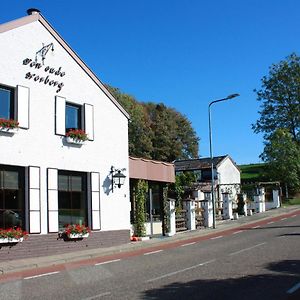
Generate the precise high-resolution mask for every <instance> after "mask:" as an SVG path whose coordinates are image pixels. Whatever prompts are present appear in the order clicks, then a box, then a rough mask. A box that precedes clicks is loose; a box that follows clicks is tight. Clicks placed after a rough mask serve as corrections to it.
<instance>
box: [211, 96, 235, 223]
mask: <svg viewBox="0 0 300 300" xmlns="http://www.w3.org/2000/svg"><path fill="white" fill-rule="evenodd" d="M238 96H239V94H231V95H229V96H227V97H226V98H222V99H219V100H214V101H212V102H210V103H209V105H208V124H209V153H210V164H211V198H212V209H213V228H216V211H215V210H216V205H215V189H214V184H215V182H214V162H213V145H212V129H211V110H210V108H211V106H212V105H213V104H214V103H217V102H221V101H226V100H230V99H233V98H235V97H238Z"/></svg>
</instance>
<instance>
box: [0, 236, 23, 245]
mask: <svg viewBox="0 0 300 300" xmlns="http://www.w3.org/2000/svg"><path fill="white" fill-rule="evenodd" d="M23 239H24V238H23V237H21V238H19V239H17V238H0V244H9V243H22V242H23Z"/></svg>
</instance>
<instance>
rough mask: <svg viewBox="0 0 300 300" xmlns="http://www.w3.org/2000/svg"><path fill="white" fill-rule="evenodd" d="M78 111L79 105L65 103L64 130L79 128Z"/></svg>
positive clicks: (79, 110)
mask: <svg viewBox="0 0 300 300" xmlns="http://www.w3.org/2000/svg"><path fill="white" fill-rule="evenodd" d="M80 112H81V109H80V106H75V105H71V104H67V105H66V132H68V131H69V130H71V129H81V125H80Z"/></svg>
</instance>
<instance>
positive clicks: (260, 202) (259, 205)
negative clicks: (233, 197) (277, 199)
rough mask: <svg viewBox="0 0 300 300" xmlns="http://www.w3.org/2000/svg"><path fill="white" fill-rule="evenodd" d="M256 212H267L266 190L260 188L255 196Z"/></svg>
mask: <svg viewBox="0 0 300 300" xmlns="http://www.w3.org/2000/svg"><path fill="white" fill-rule="evenodd" d="M254 202H255V211H256V212H258V213H261V212H264V211H266V204H265V188H263V187H260V188H258V190H257V195H255V196H254Z"/></svg>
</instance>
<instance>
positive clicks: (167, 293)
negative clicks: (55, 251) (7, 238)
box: [0, 214, 300, 300]
mask: <svg viewBox="0 0 300 300" xmlns="http://www.w3.org/2000/svg"><path fill="white" fill-rule="evenodd" d="M0 299H9V300H13V299H43V300H44V299H45V300H47V299H51V300H53V299H81V300H94V299H103V300H106V299H152V300H153V299H172V300H176V299H209V300H214V299H222V300H223V299H239V300H247V299H255V300H259V299H263V300H268V299H272V300H274V299H276V300H277V299H278V300H280V299H283V300H287V299H294V300H296V299H300V214H295V215H292V216H291V217H289V218H285V217H282V218H280V219H277V220H275V221H270V220H269V221H268V222H265V224H263V225H255V224H254V225H249V226H248V227H247V228H245V227H244V228H243V229H242V230H241V229H236V230H233V231H231V232H224V234H222V233H220V234H216V235H214V236H211V237H210V238H209V239H206V240H201V241H189V242H186V243H185V244H183V243H181V245H178V246H177V247H175V246H174V247H172V248H166V247H161V248H155V250H153V249H150V250H149V251H148V252H147V250H145V251H144V252H143V253H141V254H140V255H128V257H121V258H117V257H116V258H115V259H112V260H110V261H105V262H99V263H95V264H94V265H86V266H81V267H79V268H73V267H72V268H68V267H67V266H66V267H65V269H63V270H57V271H53V272H49V273H44V274H39V275H34V276H27V277H25V278H19V279H17V280H10V281H7V282H0Z"/></svg>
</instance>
